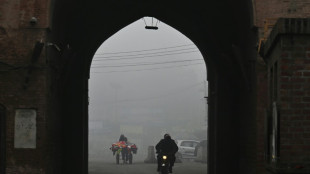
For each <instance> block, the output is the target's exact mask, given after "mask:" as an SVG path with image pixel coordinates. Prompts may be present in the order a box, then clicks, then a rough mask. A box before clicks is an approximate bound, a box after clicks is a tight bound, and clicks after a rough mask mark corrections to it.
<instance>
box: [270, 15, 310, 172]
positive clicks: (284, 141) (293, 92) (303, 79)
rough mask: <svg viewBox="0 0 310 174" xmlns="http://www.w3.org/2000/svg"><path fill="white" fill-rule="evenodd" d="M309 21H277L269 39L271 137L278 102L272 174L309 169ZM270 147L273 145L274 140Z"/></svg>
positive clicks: (306, 170) (271, 162) (271, 159)
mask: <svg viewBox="0 0 310 174" xmlns="http://www.w3.org/2000/svg"><path fill="white" fill-rule="evenodd" d="M309 21H310V20H294V19H284V20H281V21H278V23H277V25H276V26H275V27H274V30H273V31H272V33H271V34H270V37H269V40H268V41H267V42H266V46H265V47H266V49H265V50H264V58H265V60H266V61H267V67H268V68H267V71H268V106H267V108H269V109H268V110H269V116H270V119H269V120H268V121H269V122H270V125H269V127H270V130H269V133H267V135H268V136H272V134H273V133H272V128H273V126H272V125H273V124H274V122H275V121H274V120H273V118H274V117H273V114H272V103H273V102H276V103H277V110H278V116H279V117H278V124H279V127H278V137H277V138H278V139H277V145H276V147H277V152H276V156H274V157H273V156H272V153H269V156H268V166H269V169H270V171H272V172H273V173H281V172H283V171H286V172H288V173H298V172H299V173H307V172H309V171H310V158H309V156H310V136H309V125H310V119H309V118H310V115H309V114H310V113H309V108H310V100H309V97H310V96H309V91H310V76H309V74H310V73H309V72H310V56H309V50H310V28H307V27H303V29H299V30H298V29H296V24H297V23H299V22H300V24H301V26H308V24H309ZM268 148H272V145H271V141H269V142H268Z"/></svg>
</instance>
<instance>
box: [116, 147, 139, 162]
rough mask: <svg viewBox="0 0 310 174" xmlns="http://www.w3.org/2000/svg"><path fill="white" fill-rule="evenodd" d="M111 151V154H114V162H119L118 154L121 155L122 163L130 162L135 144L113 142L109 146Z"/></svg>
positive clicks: (135, 151) (134, 150)
mask: <svg viewBox="0 0 310 174" xmlns="http://www.w3.org/2000/svg"><path fill="white" fill-rule="evenodd" d="M110 149H111V150H112V151H113V155H116V156H115V158H116V164H119V162H120V156H122V159H123V164H126V163H129V164H132V161H133V154H136V153H137V149H138V148H137V146H136V145H135V144H132V143H129V144H124V143H114V144H112V147H111V148H110Z"/></svg>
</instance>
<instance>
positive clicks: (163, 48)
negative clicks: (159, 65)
mask: <svg viewBox="0 0 310 174" xmlns="http://www.w3.org/2000/svg"><path fill="white" fill-rule="evenodd" d="M186 46H195V45H194V44H185V45H177V46H171V47H162V48H153V49H145V50H133V51H122V52H107V53H96V54H95V55H105V54H123V53H134V52H145V51H153V50H165V49H171V48H179V47H186Z"/></svg>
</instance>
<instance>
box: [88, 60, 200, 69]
mask: <svg viewBox="0 0 310 174" xmlns="http://www.w3.org/2000/svg"><path fill="white" fill-rule="evenodd" d="M202 60H203V59H191V60H178V61H167V62H152V63H140V64H128V65H98V66H94V67H92V68H101V67H106V68H107V67H127V66H141V65H158V64H169V63H179V62H190V61H202Z"/></svg>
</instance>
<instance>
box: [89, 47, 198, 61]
mask: <svg viewBox="0 0 310 174" xmlns="http://www.w3.org/2000/svg"><path fill="white" fill-rule="evenodd" d="M193 49H194V50H196V51H195V52H197V51H199V50H197V48H187V49H180V50H170V51H159V52H153V53H141V54H125V55H116V56H95V58H112V57H133V56H141V55H146V56H147V55H156V54H161V53H171V52H179V51H186V50H193ZM176 54H177V53H176ZM95 60H98V59H95Z"/></svg>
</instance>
